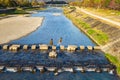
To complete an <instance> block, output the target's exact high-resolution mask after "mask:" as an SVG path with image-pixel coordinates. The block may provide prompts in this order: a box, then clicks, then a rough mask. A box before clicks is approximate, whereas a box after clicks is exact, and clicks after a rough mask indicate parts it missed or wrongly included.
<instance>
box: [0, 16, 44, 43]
mask: <svg viewBox="0 0 120 80" xmlns="http://www.w3.org/2000/svg"><path fill="white" fill-rule="evenodd" d="M42 21H43V18H42V17H41V18H40V17H39V18H38V17H24V16H17V17H11V18H6V19H2V20H0V44H3V43H7V42H9V41H11V40H15V39H18V38H20V37H23V36H26V35H27V34H29V33H31V32H33V31H34V30H36V29H37V28H38V27H39V26H40V25H41V24H42Z"/></svg>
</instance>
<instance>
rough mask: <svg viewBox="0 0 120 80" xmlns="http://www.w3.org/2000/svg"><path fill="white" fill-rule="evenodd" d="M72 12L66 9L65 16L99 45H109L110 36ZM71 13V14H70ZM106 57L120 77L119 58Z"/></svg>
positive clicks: (107, 55) (108, 55)
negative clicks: (114, 66)
mask: <svg viewBox="0 0 120 80" xmlns="http://www.w3.org/2000/svg"><path fill="white" fill-rule="evenodd" d="M70 11H71V10H69V9H66V8H65V10H64V14H65V15H66V16H67V17H68V18H69V19H70V20H72V22H73V23H74V24H75V25H76V26H77V27H78V28H79V29H82V30H83V31H84V32H85V33H86V34H89V36H92V39H94V41H97V44H100V45H104V44H106V43H108V41H109V38H108V35H107V34H106V33H104V32H102V31H100V30H98V29H96V28H92V27H91V26H90V25H89V24H88V23H86V22H84V21H83V20H82V19H81V18H82V17H83V18H84V15H83V16H81V18H80V17H78V16H77V17H76V16H75V14H74V11H73V14H72V13H71V12H70ZM69 12H70V13H69ZM105 56H106V57H107V58H108V59H109V60H110V61H111V62H112V63H113V64H114V65H116V67H117V73H118V74H119V75H120V61H119V59H117V57H115V56H112V55H110V54H105Z"/></svg>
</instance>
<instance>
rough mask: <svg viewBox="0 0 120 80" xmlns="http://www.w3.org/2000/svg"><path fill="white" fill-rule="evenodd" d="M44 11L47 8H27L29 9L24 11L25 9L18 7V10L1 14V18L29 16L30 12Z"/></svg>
mask: <svg viewBox="0 0 120 80" xmlns="http://www.w3.org/2000/svg"><path fill="white" fill-rule="evenodd" d="M44 9H45V8H27V9H23V8H19V7H18V8H16V10H13V11H9V12H6V13H2V14H0V17H4V16H7V15H14V14H29V12H28V11H36V10H44Z"/></svg>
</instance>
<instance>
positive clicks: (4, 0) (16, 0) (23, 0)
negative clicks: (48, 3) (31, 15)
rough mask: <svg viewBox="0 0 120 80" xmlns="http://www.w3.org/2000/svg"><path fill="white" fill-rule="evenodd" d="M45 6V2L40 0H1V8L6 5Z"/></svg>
mask: <svg viewBox="0 0 120 80" xmlns="http://www.w3.org/2000/svg"><path fill="white" fill-rule="evenodd" d="M37 5H40V6H43V5H45V3H44V2H38V1H37V0H0V8H2V7H3V8H6V7H30V6H37Z"/></svg>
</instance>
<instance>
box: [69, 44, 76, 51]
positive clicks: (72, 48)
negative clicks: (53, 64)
mask: <svg viewBox="0 0 120 80" xmlns="http://www.w3.org/2000/svg"><path fill="white" fill-rule="evenodd" d="M76 49H77V46H76V45H68V47H67V50H68V51H75V50H76Z"/></svg>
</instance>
